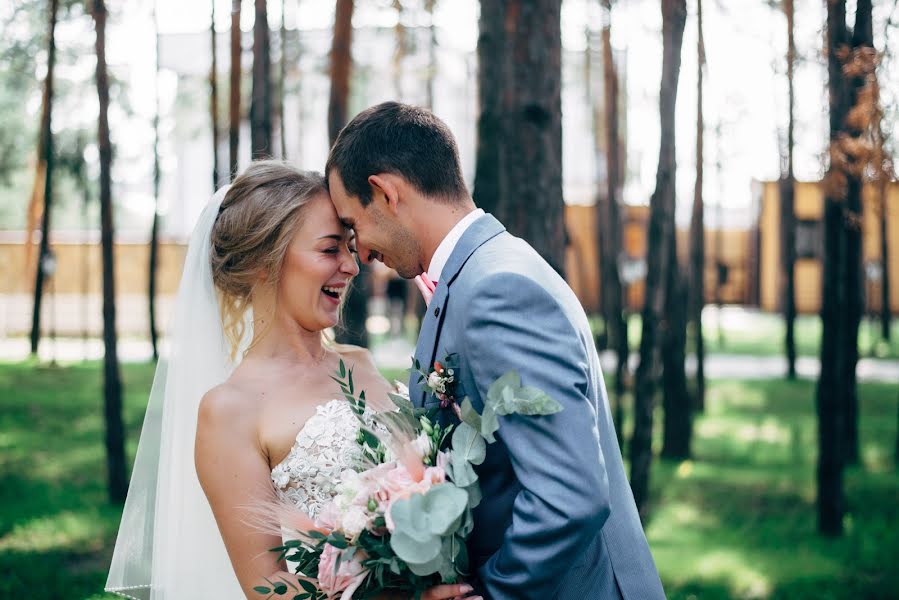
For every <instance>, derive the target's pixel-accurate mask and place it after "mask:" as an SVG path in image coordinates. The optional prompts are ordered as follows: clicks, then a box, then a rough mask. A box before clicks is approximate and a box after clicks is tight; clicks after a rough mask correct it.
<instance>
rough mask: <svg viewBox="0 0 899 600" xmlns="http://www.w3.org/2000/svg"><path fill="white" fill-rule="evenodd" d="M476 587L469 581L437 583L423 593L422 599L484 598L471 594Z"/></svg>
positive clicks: (470, 599)
mask: <svg viewBox="0 0 899 600" xmlns="http://www.w3.org/2000/svg"><path fill="white" fill-rule="evenodd" d="M473 591H474V588H473V587H471V586H470V585H468V584H467V583H462V584H458V583H453V584H448V585H435V586H434V587H432V588H429V589H427V590H425V592H424V593H423V594H422V595H421V600H450V599H453V600H455V599H458V598H465V599H466V600H484V599H483V598H481V597H480V596H469V595H468V594H470V593H471V592H473Z"/></svg>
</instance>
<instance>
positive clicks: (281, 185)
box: [210, 160, 327, 358]
mask: <svg viewBox="0 0 899 600" xmlns="http://www.w3.org/2000/svg"><path fill="white" fill-rule="evenodd" d="M322 193H327V188H326V187H325V180H324V177H323V176H322V175H321V174H319V173H315V172H312V171H308V172H307V171H300V170H299V169H297V168H296V167H293V166H291V165H289V164H287V163H285V162H282V161H278V160H259V161H255V162H253V163H251V164H250V166H249V167H247V169H246V170H245V171H244V172H243V173H241V174H240V175H239V176H238V177H237V178H236V179H235V180H234V181H233V182H232V183H231V187H230V188H229V189H228V191H227V193H226V194H225V198H224V200H223V201H222V205H221V208H220V209H219V214H218V217H217V218H216V221H215V225H213V227H212V235H211V238H210V242H211V246H212V247H211V249H210V257H211V266H212V281H213V282H214V283H215V287H216V288H217V289H218V291H219V305H220V309H221V315H222V325H223V327H224V330H225V337H226V338H227V340H228V342H229V343H230V345H231V356H232V358H234V357H235V355H236V353H237V349H238V346H239V344H240V341H241V338H242V337H243V335H244V333H245V331H244V329H245V325H244V315H245V313H246V311H247V309H248V308H249V307H250V305H251V303H252V299H253V294H254V292H255V290H256V289H257V288H258V287H259V286H260V285H266V286H272V287H276V286H277V285H278V281H279V279H280V276H281V267H282V265H283V263H284V256H285V254H286V253H287V248H288V246H289V245H290V242H291V239H292V237H293V234H294V233H295V232H296V230H297V227H298V226H299V225H300V221H301V219H302V215H303V207H304V206H305V205H306V204H307V203H308V202H309V201H310V200H312V199H313V198H315V197H316V196H318V195H319V194H322Z"/></svg>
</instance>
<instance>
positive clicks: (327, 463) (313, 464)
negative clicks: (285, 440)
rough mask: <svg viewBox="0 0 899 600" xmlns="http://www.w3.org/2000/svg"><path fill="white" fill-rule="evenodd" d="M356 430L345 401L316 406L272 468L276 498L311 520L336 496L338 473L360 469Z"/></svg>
mask: <svg viewBox="0 0 899 600" xmlns="http://www.w3.org/2000/svg"><path fill="white" fill-rule="evenodd" d="M368 420H369V419H366V421H368ZM358 431H359V420H358V419H357V418H356V415H355V414H353V411H352V409H351V408H350V405H349V403H348V402H347V401H345V400H331V401H330V402H327V403H325V404H323V405H321V406H319V407H317V408H316V410H315V414H314V415H313V416H312V417H310V418H309V420H308V421H306V424H305V425H304V426H303V428H302V429H301V430H300V432H299V433H297V437H296V442H295V443H294V445H293V448H291V449H290V453H289V454H288V455H287V457H286V458H285V459H284V460H283V461H281V462H280V463H279V464H278V465H277V466H276V467H275V468H274V469H272V483H274V485H275V489H276V490H277V492H278V494H279V496H280V497H281V498H282V499H284V500H288V501H289V502H291V503H292V504H293V505H294V506H296V507H297V508H299V509H300V510H302V511H303V512H305V513H306V514H308V515H309V516H310V517H312V518H313V519H314V518H315V517H316V516H318V513H319V511H321V509H322V507H323V506H324V505H325V504H327V503H328V502H329V501H330V500H331V498H333V497H334V495H335V494H336V488H337V485H338V484H339V483H340V474H341V473H342V472H343V471H344V470H346V469H354V470H355V469H358V468H359V467H360V466H361V463H362V449H361V448H360V447H359V444H358V443H357V442H356V435H357V433H358Z"/></svg>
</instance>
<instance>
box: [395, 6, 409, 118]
mask: <svg viewBox="0 0 899 600" xmlns="http://www.w3.org/2000/svg"><path fill="white" fill-rule="evenodd" d="M393 9H394V10H395V11H396V25H394V27H393V34H394V39H395V40H396V43H395V44H394V48H393V61H392V67H393V69H392V75H393V97H394V99H395V100H397V101H399V102H402V100H403V61H404V60H405V59H406V47H407V46H408V41H407V39H406V38H407V37H408V36H407V32H406V26H405V25H403V2H402V0H393Z"/></svg>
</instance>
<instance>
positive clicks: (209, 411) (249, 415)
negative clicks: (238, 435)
mask: <svg viewBox="0 0 899 600" xmlns="http://www.w3.org/2000/svg"><path fill="white" fill-rule="evenodd" d="M250 395H251V394H250V392H249V390H247V389H245V388H244V387H243V386H240V385H237V384H235V383H232V382H230V381H226V382H224V383H222V384H220V385H217V386H215V387H214V388H212V389H211V390H209V391H208V392H206V393H205V394H203V398H202V400H200V408H199V412H198V414H197V426H198V427H200V428H202V427H207V428H211V429H216V430H218V429H228V430H232V431H233V430H234V429H239V428H241V427H242V426H245V425H252V423H253V422H254V417H255V414H254V413H255V411H254V403H253V402H250V401H249V399H250V398H249V396H250Z"/></svg>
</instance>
